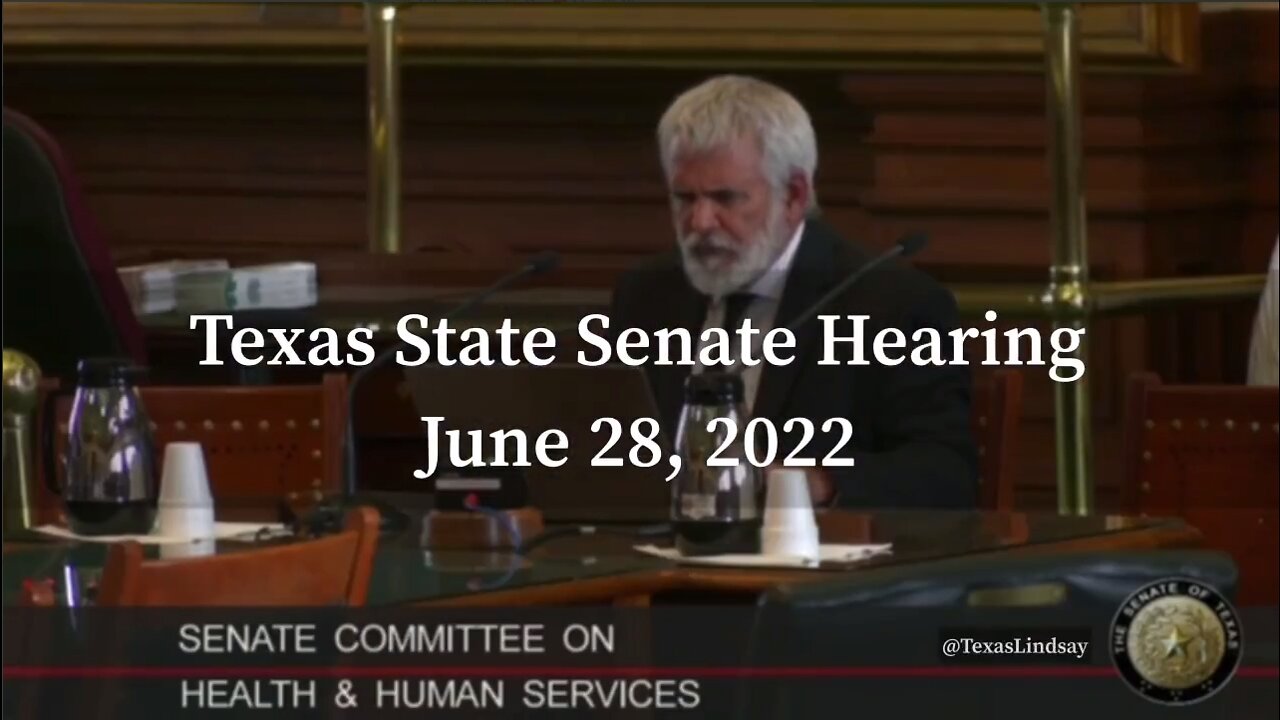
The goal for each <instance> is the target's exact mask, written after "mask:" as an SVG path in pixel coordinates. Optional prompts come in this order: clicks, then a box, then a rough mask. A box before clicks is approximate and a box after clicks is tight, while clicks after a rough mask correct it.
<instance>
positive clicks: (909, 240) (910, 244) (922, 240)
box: [898, 232, 929, 257]
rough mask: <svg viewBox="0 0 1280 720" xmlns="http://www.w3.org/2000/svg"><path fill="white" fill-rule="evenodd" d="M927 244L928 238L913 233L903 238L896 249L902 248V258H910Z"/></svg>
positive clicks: (918, 233) (919, 233)
mask: <svg viewBox="0 0 1280 720" xmlns="http://www.w3.org/2000/svg"><path fill="white" fill-rule="evenodd" d="M928 244H929V236H928V235H926V234H924V233H922V232H913V233H909V234H908V235H906V236H904V237H903V238H902V239H901V240H899V241H898V247H901V248H902V257H911V256H912V255H915V254H916V253H918V252H920V251H921V250H923V249H924V246H925V245H928Z"/></svg>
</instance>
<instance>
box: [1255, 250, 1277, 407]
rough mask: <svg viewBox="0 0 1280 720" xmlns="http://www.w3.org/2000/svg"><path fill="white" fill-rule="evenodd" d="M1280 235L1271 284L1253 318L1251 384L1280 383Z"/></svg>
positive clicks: (1269, 275)
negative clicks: (1278, 328)
mask: <svg viewBox="0 0 1280 720" xmlns="http://www.w3.org/2000/svg"><path fill="white" fill-rule="evenodd" d="M1278 283H1280V237H1277V238H1276V247H1275V249H1274V250H1272V251H1271V265H1270V267H1268V268H1267V284H1266V285H1265V286H1264V287H1263V288H1262V299H1261V300H1260V301H1259V302H1258V315H1257V318H1256V319H1255V320H1254V322H1253V338H1252V340H1251V341H1250V343H1249V384H1250V385H1280V332H1277V330H1276V323H1277V322H1280V287H1277V284H1278Z"/></svg>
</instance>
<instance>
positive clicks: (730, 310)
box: [721, 292, 756, 335]
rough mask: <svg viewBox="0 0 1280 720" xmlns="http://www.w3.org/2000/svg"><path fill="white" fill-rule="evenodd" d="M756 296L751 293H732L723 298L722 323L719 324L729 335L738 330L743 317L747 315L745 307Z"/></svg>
mask: <svg viewBox="0 0 1280 720" xmlns="http://www.w3.org/2000/svg"><path fill="white" fill-rule="evenodd" d="M755 299H756V296H755V295H752V294H751V293H743V292H739V293H732V294H730V295H727V296H726V297H725V299H724V324H723V325H721V327H723V328H724V329H725V331H726V332H728V333H729V334H730V335H733V334H734V333H737V332H738V328H739V326H741V325H742V321H743V319H744V318H745V317H746V316H747V307H749V306H750V305H751V301H752V300H755Z"/></svg>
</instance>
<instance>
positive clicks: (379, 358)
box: [336, 250, 560, 530]
mask: <svg viewBox="0 0 1280 720" xmlns="http://www.w3.org/2000/svg"><path fill="white" fill-rule="evenodd" d="M559 264H560V254H559V253H557V252H555V251H550V250H548V251H545V252H540V253H538V254H537V255H534V256H533V257H531V258H529V261H528V262H526V263H525V264H524V265H522V266H521V267H519V268H517V269H515V270H513V271H511V272H510V273H507V274H506V275H504V276H502V277H501V278H499V279H498V280H497V281H495V282H494V283H493V284H492V285H489V286H488V287H486V288H484V289H483V290H480V291H479V292H477V293H475V294H473V295H471V296H470V297H468V298H467V299H466V300H464V301H463V302H461V303H459V304H458V305H456V306H454V308H453V309H452V310H449V311H448V312H446V313H444V314H443V315H441V316H440V318H439V319H440V320H451V319H454V318H457V317H459V316H461V315H464V314H466V313H468V312H470V311H471V310H473V309H475V308H476V307H477V306H478V305H480V304H481V303H483V302H484V301H486V300H488V299H489V298H491V297H493V295H494V294H496V293H498V292H500V291H502V290H505V289H506V288H507V287H509V286H511V285H513V284H515V283H516V282H518V281H520V280H523V279H525V278H527V277H531V276H534V275H542V274H543V273H547V272H550V271H552V270H554V269H555V268H556V267H558V266H559ZM407 347H409V343H408V342H406V341H404V340H401V341H400V342H397V343H395V344H394V345H392V346H391V347H388V348H387V349H385V350H383V351H382V352H380V353H378V354H377V355H375V356H374V358H373V360H372V361H371V362H370V363H369V364H368V365H365V366H364V367H361V368H360V369H358V370H356V371H355V372H354V373H352V374H351V381H350V382H349V383H348V384H347V427H346V432H345V437H344V438H343V473H342V479H343V486H344V489H345V491H346V492H345V495H346V498H347V499H350V498H352V497H354V496H355V494H356V443H355V439H356V433H355V417H354V412H353V410H354V407H355V398H356V392H357V391H358V390H359V389H360V386H361V384H362V383H363V382H364V380H365V379H366V378H368V377H369V376H370V375H372V374H373V372H374V371H376V370H378V369H379V368H381V367H384V366H385V365H386V364H387V363H389V362H390V361H391V359H392V358H394V357H395V355H396V353H398V352H400V351H401V350H404V349H406V348H407ZM377 504H379V505H382V503H377ZM379 509H380V510H382V511H383V512H384V519H383V529H384V530H385V529H387V525H388V518H386V517H385V514H386V512H387V511H390V512H392V513H396V514H398V515H403V513H401V512H399V511H397V510H394V509H393V508H383V507H380V508H379ZM336 521H337V522H338V523H341V518H336ZM404 523H407V517H400V518H397V520H396V521H394V524H404Z"/></svg>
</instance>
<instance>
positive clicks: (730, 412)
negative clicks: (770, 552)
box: [671, 372, 764, 555]
mask: <svg viewBox="0 0 1280 720" xmlns="http://www.w3.org/2000/svg"><path fill="white" fill-rule="evenodd" d="M742 398H743V383H742V377H741V376H740V375H738V374H736V373H732V372H704V373H701V374H695V375H690V376H689V378H688V380H686V382H685V403H684V408H683V409H682V410H681V412H680V423H679V426H678V428H677V430H676V452H677V453H678V454H679V455H680V460H681V468H682V469H681V472H680V474H679V475H678V476H677V477H676V479H675V480H674V485H673V487H672V503H671V520H672V525H673V527H674V530H675V537H676V547H677V548H678V549H679V550H680V552H681V553H682V554H684V555H718V554H725V553H756V552H759V551H760V521H761V515H762V512H763V508H762V503H763V498H764V494H763V489H764V485H763V480H762V478H763V471H762V470H761V469H760V468H757V467H755V466H753V465H751V464H750V463H749V462H747V459H746V456H745V453H744V450H745V446H744V443H743V434H744V432H745V430H746V423H747V420H748V418H747V417H746V413H745V411H744V410H743V403H742ZM731 437H732V439H730V438H731ZM718 461H724V462H725V464H724V465H720V464H718Z"/></svg>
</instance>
